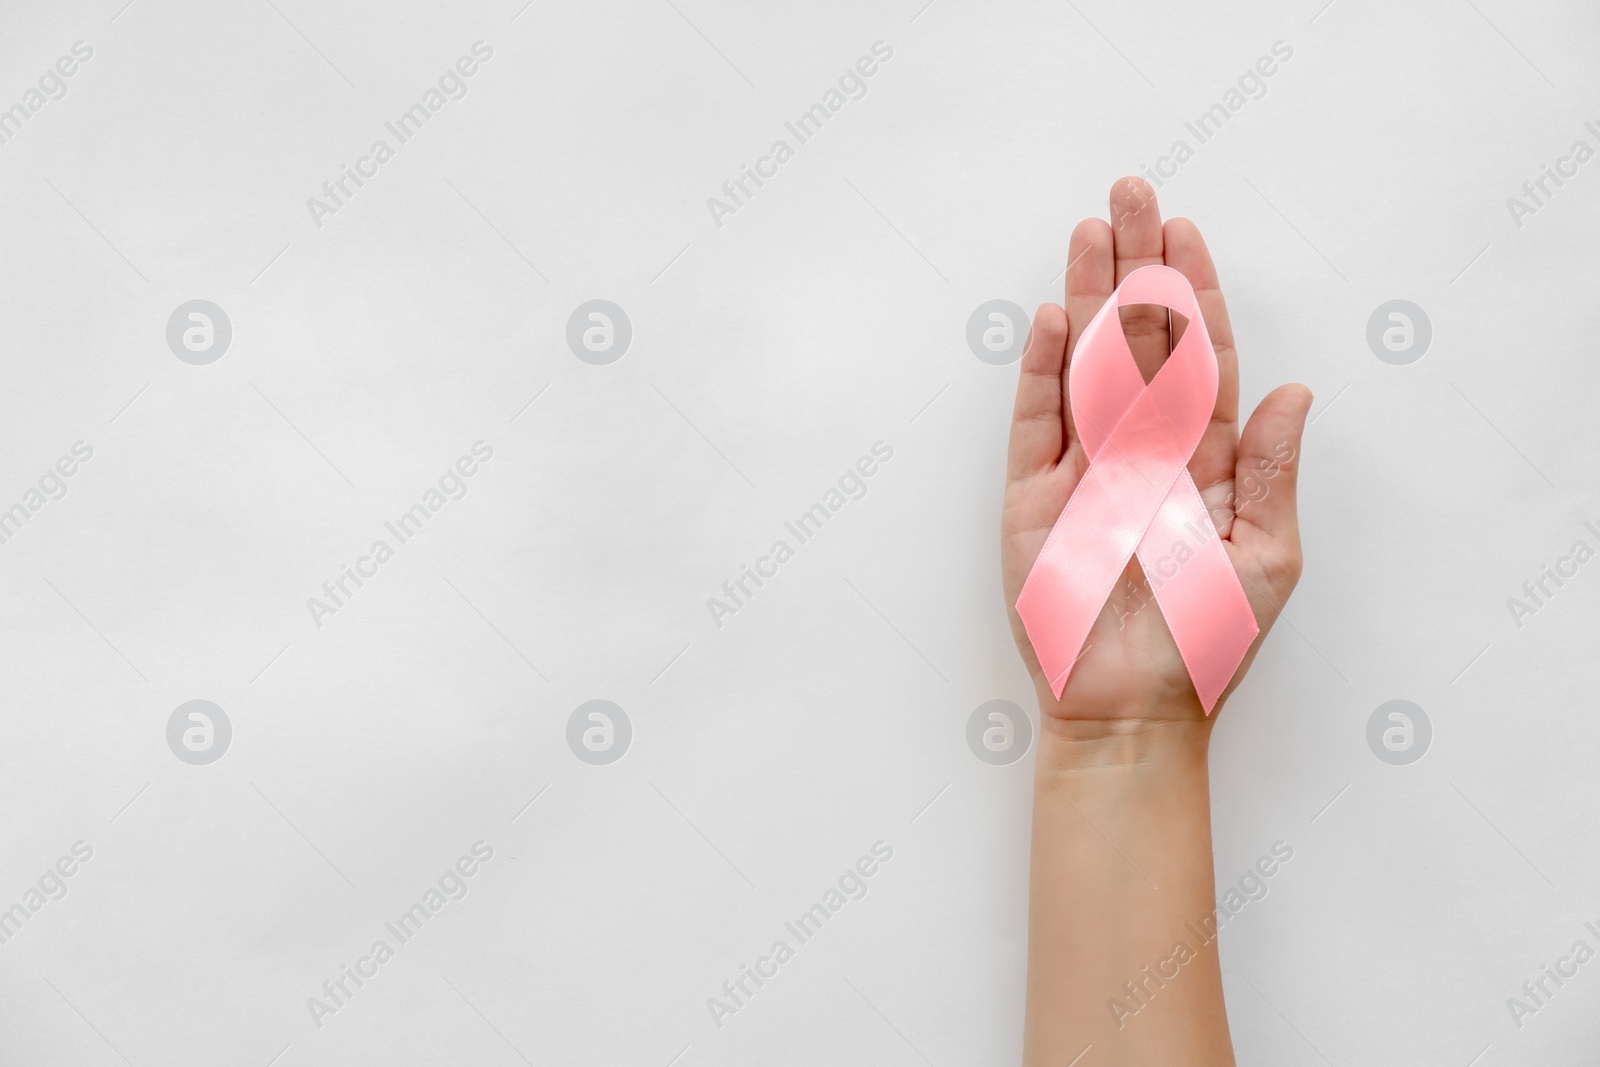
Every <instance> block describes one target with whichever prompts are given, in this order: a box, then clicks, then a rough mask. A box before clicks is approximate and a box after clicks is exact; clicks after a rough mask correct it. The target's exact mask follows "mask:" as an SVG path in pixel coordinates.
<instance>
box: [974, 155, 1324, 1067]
mask: <svg viewBox="0 0 1600 1067" xmlns="http://www.w3.org/2000/svg"><path fill="white" fill-rule="evenodd" d="M1110 201H1111V222H1109V223H1108V222H1106V221H1105V220H1103V219H1086V220H1084V221H1083V222H1082V223H1080V224H1079V225H1078V227H1077V229H1076V230H1074V231H1073V234H1072V241H1071V246H1070V248H1069V250H1068V256H1067V259H1068V268H1067V276H1066V303H1065V306H1064V307H1062V306H1057V305H1055V304H1045V305H1043V306H1042V307H1040V308H1039V310H1038V312H1037V313H1036V314H1035V315H1034V319H1033V330H1032V334H1031V336H1030V338H1029V341H1028V345H1027V349H1026V353H1025V355H1024V356H1023V359H1022V365H1021V374H1020V378H1019V381H1018V385H1017V401H1016V408H1015V412H1014V414H1013V418H1012V428H1011V446H1010V454H1009V459H1008V464H1007V475H1006V492H1005V503H1004V506H1003V511H1002V518H1001V546H1002V547H1001V565H1002V571H1003V574H1004V579H1005V591H1006V602H1007V604H1009V605H1012V608H1011V628H1012V632H1013V634H1014V636H1015V638H1016V641H1017V648H1018V650H1019V651H1020V652H1021V653H1022V658H1023V661H1024V662H1025V663H1026V665H1027V667H1028V669H1029V671H1030V673H1031V674H1032V676H1033V680H1034V689H1035V691H1036V693H1037V695H1038V699H1039V710H1040V716H1039V718H1040V738H1039V749H1038V762H1037V765H1036V772H1035V785H1034V824H1033V846H1032V848H1033V855H1032V875H1031V892H1030V898H1031V902H1030V909H1029V958H1028V1004H1027V1019H1026V1024H1025V1033H1024V1045H1023V1048H1024V1054H1023V1059H1024V1062H1025V1063H1027V1064H1037V1065H1045V1064H1049V1065H1053V1067H1065V1065H1067V1064H1069V1063H1072V1062H1073V1061H1074V1058H1075V1057H1079V1056H1080V1055H1081V1056H1082V1057H1083V1058H1082V1059H1081V1060H1080V1061H1079V1062H1080V1063H1081V1064H1082V1067H1099V1065H1113V1064H1130V1065H1132V1064H1138V1065H1148V1064H1153V1063H1164V1064H1166V1063H1170V1064H1184V1065H1186V1067H1187V1065H1196V1067H1210V1065H1214V1064H1232V1063H1233V1062H1234V1059H1233V1050H1232V1044H1231V1041H1230V1039H1229V1036H1228V1023H1227V1013H1226V1008H1225V1005H1224V1003H1223V996H1222V980H1221V973H1220V970H1219V968H1218V964H1217V953H1216V942H1215V939H1214V937H1212V936H1211V934H1210V929H1211V928H1212V926H1208V924H1213V915H1214V912H1215V908H1216V896H1215V888H1214V885H1215V882H1214V877H1215V876H1214V872H1213V869H1212V860H1211V821H1210V790H1209V780H1208V777H1207V769H1206V757H1207V751H1208V748H1209V744H1210V739H1211V730H1212V727H1213V725H1214V723H1215V721H1216V715H1215V714H1213V715H1212V716H1210V717H1209V718H1208V717H1207V716H1206V715H1205V713H1204V711H1203V710H1202V709H1201V707H1200V701H1199V698H1198V697H1197V696H1196V694H1195V690H1194V686H1193V684H1192V683H1191V682H1190V680H1189V675H1188V671H1187V670H1186V669H1185V667H1184V664H1183V660H1182V658H1181V657H1180V656H1179V654H1178V649H1177V646H1176V645H1175V644H1174V643H1173V640H1172V635H1171V633H1170V632H1169V631H1168V629H1167V625H1166V622H1165V620H1164V619H1163V618H1162V617H1161V611H1160V609H1159V607H1158V606H1157V605H1156V604H1155V601H1154V598H1153V596H1152V594H1151V591H1150V587H1149V584H1148V582H1147V581H1146V579H1145V576H1144V573H1143V571H1142V570H1141V569H1140V567H1139V565H1138V563H1137V562H1136V561H1130V563H1129V565H1128V567H1127V569H1126V570H1125V572H1124V574H1123V581H1122V582H1121V583H1120V584H1119V586H1118V588H1117V589H1116V590H1115V591H1114V592H1113V594H1112V596H1111V597H1110V599H1109V600H1108V601H1107V603H1106V606H1105V608H1104V609H1102V611H1101V613H1100V616H1099V618H1098V619H1097V620H1096V622H1095V625H1094V627H1093V629H1092V630H1091V632H1090V634H1089V638H1088V641H1087V642H1086V645H1085V650H1084V652H1083V653H1082V655H1081V656H1080V658H1079V659H1078V661H1077V664H1076V665H1075V666H1074V667H1073V670H1072V674H1071V676H1070V678H1069V679H1068V681H1067V684H1066V687H1065V689H1063V691H1062V694H1061V697H1060V698H1059V699H1057V698H1056V697H1055V695H1054V694H1053V693H1051V691H1050V687H1049V684H1048V683H1047V681H1046V680H1045V678H1044V675H1043V672H1042V671H1041V670H1040V668H1039V662H1038V659H1037V657H1036V656H1035V655H1034V652H1033V648H1032V646H1031V645H1030V644H1029V642H1028V636H1027V632H1026V630H1025V629H1024V628H1023V625H1022V621H1021V619H1020V618H1018V616H1017V614H1016V610H1015V607H1014V605H1015V604H1016V600H1017V595H1018V593H1020V592H1021V589H1022V584H1023V582H1024V580H1025V579H1026V578H1027V576H1028V572H1029V570H1030V569H1031V568H1032V567H1033V563H1034V560H1035V559H1036V558H1037V557H1038V554H1039V549H1040V548H1041V546H1043V544H1044V541H1045V538H1046V537H1047V536H1048V535H1049V533H1050V530H1051V528H1052V527H1053V526H1054V524H1055V521H1056V519H1057V518H1058V517H1059V516H1060V514H1061V510H1062V508H1063V507H1064V506H1065V505H1066V502H1067V499H1068V497H1070V496H1071V495H1072V491H1073V489H1074V488H1075V487H1076V486H1077V484H1078V480H1079V479H1080V478H1082V477H1083V474H1084V472H1085V471H1086V470H1087V469H1088V466H1089V460H1088V457H1087V456H1086V455H1085V453H1084V450H1083V446H1082V443H1081V441H1080V440H1079V439H1078V435H1077V433H1076V430H1075V428H1074V426H1073V423H1072V413H1071V401H1070V397H1069V396H1068V395H1067V368H1068V366H1070V363H1071V359H1072V353H1073V350H1074V348H1075V347H1076V345H1077V341H1078V338H1079V336H1080V334H1081V333H1082V331H1083V329H1084V327H1086V326H1087V325H1088V324H1089V321H1090V319H1091V318H1093V316H1094V314H1095V312H1096V311H1098V310H1099V308H1100V306H1101V305H1102V304H1104V303H1105V301H1106V299H1107V298H1108V297H1109V296H1110V295H1111V293H1112V291H1113V290H1114V289H1115V288H1116V286H1117V284H1118V283H1119V282H1121V281H1122V279H1123V278H1125V277H1126V276H1127V275H1128V274H1129V273H1130V272H1131V271H1133V270H1135V269H1137V268H1139V267H1142V266H1145V265H1146V264H1150V263H1165V264H1167V265H1168V266H1170V267H1173V268H1175V269H1177V270H1179V271H1181V272H1182V273H1183V275H1184V276H1185V277H1186V278H1187V279H1188V280H1189V283H1190V284H1191V285H1192V286H1193V287H1194V290H1195V294H1196V296H1197V297H1198V299H1199V304H1200V309H1201V314H1202V316H1203V317H1204V319H1205V326H1206V329H1207V331H1208V333H1209V334H1210V338H1211V343H1212V346H1213V347H1214V348H1215V349H1216V353H1217V363H1218V368H1219V372H1220V373H1219V386H1218V390H1217V402H1216V407H1215V409H1214V411H1213V412H1212V418H1211V423H1210V425H1209V426H1208V427H1207V429H1206V431H1205V434H1204V436H1203V438H1202V439H1201V442H1200V444H1199V446H1198V447H1197V448H1196V450H1195V453H1194V456H1193V458H1192V459H1191V460H1190V462H1189V474H1190V476H1191V477H1192V478H1193V479H1194V482H1195V485H1197V486H1198V487H1199V489H1200V494H1201V497H1202V498H1203V499H1204V500H1205V502H1206V505H1207V507H1208V508H1209V509H1210V510H1211V516H1212V522H1213V523H1214V524H1215V526H1216V528H1217V532H1218V534H1219V536H1220V537H1221V538H1222V539H1223V544H1224V545H1225V547H1226V549H1227V553H1228V557H1229V559H1230V560H1231V561H1232V563H1233V567H1234V571H1235V573H1236V574H1237V575H1238V577H1239V582H1240V585H1241V586H1242V587H1243V588H1244V591H1245V593H1246V595H1247V596H1248V598H1249V600H1250V606H1251V608H1252V610H1253V611H1254V613H1255V617H1256V623H1257V625H1258V626H1259V627H1260V630H1261V633H1260V635H1259V636H1258V637H1257V639H1256V641H1255V644H1254V645H1252V646H1251V649H1250V651H1249V654H1248V655H1247V656H1246V657H1245V659H1244V662H1243V663H1242V664H1241V666H1240V668H1239V671H1238V673H1237V674H1236V675H1235V676H1234V680H1233V684H1232V685H1230V686H1229V689H1228V693H1231V692H1232V691H1233V688H1234V687H1235V686H1237V685H1238V683H1239V680H1240V679H1241V678H1242V677H1243V676H1244V673H1245V671H1246V670H1247V669H1248V668H1249V666H1250V663H1251V662H1252V661H1253V660H1254V659H1255V655H1256V652H1257V650H1258V649H1259V648H1260V646H1261V642H1262V641H1263V640H1264V639H1265V638H1266V636H1267V633H1268V632H1269V631H1270V630H1271V628H1272V624H1273V622H1274V621H1276V619H1277V617H1278V614H1279V613H1280V612H1281V611H1282V608H1283V605H1284V603H1285V602H1286V601H1287V600H1288V597H1289V594H1290V593H1291V592H1292V591H1293V590H1294V586H1295V583H1296V582H1297V581H1298V580H1299V577H1300V568H1301V554H1300V534H1299V522H1298V518H1297V514H1296V506H1295V486H1296V482H1297V479H1298V474H1299V463H1300V444H1301V434H1302V432H1303V430H1304V428H1305V419H1306V413H1307V411H1309V409H1310V407H1311V392H1310V390H1308V389H1306V388H1305V386H1302V385H1284V386H1280V387H1278V388H1277V389H1275V390H1273V391H1272V392H1271V393H1269V394H1268V395H1267V396H1266V397H1265V398H1264V399H1263V400H1262V401H1261V403H1260V404H1259V405H1258V406H1257V407H1256V410H1255V412H1254V413H1253V414H1252V415H1251V416H1250V418H1249V420H1248V422H1246V423H1245V425H1244V427H1243V428H1242V429H1241V428H1240V426H1239V365H1238V353H1237V351H1236V350H1235V348H1234V340H1233V330H1232V327H1231V326H1230V325H1229V322H1228V312H1227V308H1226V306H1225V305H1224V303H1223V299H1222V292H1221V289H1220V287H1219V283H1218V280H1217V272H1216V268H1215V266H1214V265H1213V264H1212V262H1211V255H1210V253H1209V252H1208V251H1207V249H1206V245H1205V242H1204V241H1203V240H1202V239H1201V237H1200V232H1199V230H1198V229H1197V228H1196V227H1195V225H1194V224H1193V223H1192V222H1189V221H1188V220H1187V219H1171V220H1168V221H1167V222H1166V223H1165V225H1163V224H1162V221H1161V214H1160V209H1159V207H1158V206H1157V204H1156V198H1155V192H1154V190H1152V189H1151V188H1150V186H1149V184H1148V183H1146V182H1145V181H1144V180H1142V179H1140V178H1124V179H1122V180H1120V181H1118V182H1117V183H1116V184H1115V185H1113V186H1112V189H1111V198H1110ZM1120 314H1121V317H1122V323H1123V331H1124V333H1125V335H1126V336H1127V338H1128V342H1129V347H1130V349H1131V350H1132V352H1133V356H1134V359H1135V361H1136V362H1137V364H1138V365H1139V368H1140V370H1141V371H1142V372H1143V373H1144V375H1145V378H1146V380H1149V379H1150V378H1151V377H1153V376H1154V374H1155V373H1156V372H1157V371H1158V370H1159V369H1160V367H1161V364H1162V363H1163V362H1164V361H1165V359H1166V357H1167V354H1168V353H1169V352H1170V351H1171V345H1172V343H1173V339H1174V338H1173V329H1174V327H1175V328H1176V329H1178V330H1180V331H1181V329H1182V328H1184V326H1185V325H1186V324H1183V323H1182V322H1181V320H1177V319H1176V318H1172V319H1169V316H1168V314H1167V311H1166V309H1164V308H1160V307H1157V306H1154V305H1136V306H1133V307H1128V308H1124V309H1122V310H1121V312H1120ZM1236 490H1237V491H1236ZM1226 699H1227V695H1226V694H1224V696H1223V698H1222V701H1219V703H1218V705H1217V711H1220V710H1221V707H1222V703H1223V702H1225V701H1226ZM1180 942H1182V943H1183V944H1184V945H1185V946H1186V949H1187V952H1186V953H1185V955H1187V956H1188V957H1189V958H1188V959H1186V960H1184V961H1182V962H1181V963H1180V962H1177V960H1176V956H1175V949H1176V947H1177V945H1178V944H1179V943H1180ZM1163 961H1166V962H1163ZM1147 966H1148V967H1150V968H1151V971H1150V972H1146V971H1145V970H1144V968H1145V967H1147ZM1174 972H1176V976H1175V977H1168V978H1162V977H1161V974H1162V973H1164V974H1167V975H1172V974H1173V973H1174ZM1152 974H1154V975H1155V977H1151V975H1152ZM1128 982H1132V983H1133V987H1132V989H1131V990H1130V989H1129V988H1128V987H1127V986H1125V984H1124V983H1128ZM1113 998H1117V999H1119V1000H1120V1001H1121V1003H1122V1004H1123V1006H1124V1009H1125V1010H1124V1011H1123V1012H1122V1013H1120V1017H1119V1013H1117V1012H1115V1011H1113V1009H1112V1001H1113Z"/></svg>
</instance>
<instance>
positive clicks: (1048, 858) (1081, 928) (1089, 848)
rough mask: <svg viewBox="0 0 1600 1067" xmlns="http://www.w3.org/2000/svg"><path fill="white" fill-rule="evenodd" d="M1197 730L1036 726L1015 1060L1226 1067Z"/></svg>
mask: <svg viewBox="0 0 1600 1067" xmlns="http://www.w3.org/2000/svg"><path fill="white" fill-rule="evenodd" d="M1209 736H1210V723H1208V722H1203V721H1202V722H1195V721H1181V722H1169V723H1161V724H1157V723H1152V722H1148V721H1123V722H1110V723H1074V722H1064V721H1062V720H1059V719H1053V718H1046V719H1045V721H1044V722H1043V724H1042V729H1041V735H1040V740H1039V749H1038V764H1037V769H1036V772H1035V784H1034V809H1033V861H1032V881H1031V887H1030V898H1031V900H1030V908H1029V924H1028V930H1029V933H1028V1004H1027V1023H1026V1032H1025V1037H1024V1046H1023V1047H1024V1056H1023V1058H1024V1062H1025V1063H1026V1064H1028V1065H1029V1067H1047V1065H1048V1067H1066V1065H1067V1064H1069V1063H1072V1062H1073V1059H1074V1057H1077V1056H1078V1055H1079V1054H1080V1053H1081V1052H1083V1051H1084V1049H1085V1047H1087V1046H1090V1045H1092V1046H1093V1052H1092V1053H1091V1054H1090V1055H1089V1056H1088V1057H1085V1058H1084V1060H1083V1064H1084V1067H1089V1065H1091V1064H1092V1065H1094V1067H1110V1065H1121V1064H1128V1065H1138V1067H1148V1065H1151V1064H1161V1065H1163V1067H1168V1065H1170V1067H1214V1065H1224V1064H1232V1063H1233V1062H1234V1061H1233V1052H1232V1045H1231V1042H1230V1040H1229V1037H1228V1023H1227V1015H1226V1011H1225V1009H1224V1005H1223V998H1222V977H1221V972H1220V969H1219V967H1218V962H1217V944H1216V934H1215V910H1216V889H1215V880H1214V875H1213V871H1212V860H1211V801H1210V795H1209V781H1208V777H1207V770H1206V753H1207V747H1208V741H1209Z"/></svg>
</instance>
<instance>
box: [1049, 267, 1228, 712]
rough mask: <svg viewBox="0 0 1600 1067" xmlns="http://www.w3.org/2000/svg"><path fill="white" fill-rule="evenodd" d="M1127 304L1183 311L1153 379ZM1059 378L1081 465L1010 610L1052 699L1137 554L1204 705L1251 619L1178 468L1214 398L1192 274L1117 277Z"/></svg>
mask: <svg viewBox="0 0 1600 1067" xmlns="http://www.w3.org/2000/svg"><path fill="white" fill-rule="evenodd" d="M1125 304H1162V305H1165V306H1166V307H1169V308H1171V309H1172V310H1173V311H1176V312H1177V313H1178V314H1180V315H1183V316H1184V317H1185V318H1187V319H1188V320H1189V324H1188V327H1187V328H1186V329H1185V330H1184V332H1183V337H1182V339H1181V340H1179V342H1178V343H1177V345H1176V346H1175V347H1174V348H1173V349H1172V354H1171V355H1170V356H1169V357H1168V358H1167V361H1166V363H1164V364H1163V365H1162V367H1161V370H1160V371H1159V372H1158V373H1157V374H1156V376H1155V378H1154V379H1153V380H1152V381H1151V382H1150V384H1149V385H1146V384H1145V381H1144V377H1143V375H1141V374H1140V373H1139V367H1138V365H1137V364H1136V363H1135V362H1134V360H1133V353H1132V352H1131V351H1129V349H1128V342H1127V339H1126V338H1125V337H1124V336H1123V333H1122V320H1121V318H1120V316H1118V314H1117V309H1118V308H1120V307H1122V306H1123V305H1125ZM1068 383H1069V388H1068V395H1069V396H1070V397H1071V402H1072V418H1073V424H1074V427H1075V428H1076V430H1077V433H1078V437H1079V439H1080V440H1082V442H1083V447H1084V451H1085V452H1086V453H1088V456H1089V460H1090V464H1089V469H1088V470H1087V471H1086V472H1085V473H1084V475H1083V479H1082V480H1081V481H1079V483H1078V487H1077V488H1076V489H1075V490H1073V493H1072V497H1071V499H1069V500H1068V501H1067V506H1066V507H1065V508H1063V509H1062V511H1061V517H1060V518H1059V519H1057V520H1056V524H1055V526H1054V528H1053V529H1051V531H1050V536H1049V537H1048V538H1047V539H1046V540H1045V543H1044V548H1042V549H1041V550H1040V551H1039V558H1038V560H1037V561H1036V562H1035V563H1034V565H1033V569H1032V570H1031V571H1029V572H1028V580H1027V581H1026V582H1024V583H1023V586H1022V593H1021V595H1019V596H1018V597H1017V614H1018V615H1020V616H1022V622H1023V625H1024V626H1026V627H1027V630H1028V637H1029V639H1030V640H1031V641H1032V642H1033V650H1034V652H1035V653H1036V654H1037V655H1038V657H1039V665H1040V666H1041V667H1042V668H1043V669H1044V673H1045V677H1046V678H1048V679H1049V680H1050V689H1051V691H1052V692H1054V693H1055V695H1056V696H1057V697H1058V698H1059V697H1060V696H1061V691H1062V689H1064V688H1066V684H1067V677H1068V676H1069V675H1070V674H1071V673H1072V668H1073V665H1074V664H1075V663H1076V662H1077V660H1078V657H1079V655H1080V654H1081V653H1082V651H1083V646H1084V642H1085V641H1086V640H1087V639H1088V636H1089V630H1090V627H1092V626H1093V625H1094V621H1095V619H1096V618H1097V617H1098V616H1099V614H1100V609H1101V607H1103V606H1104V604H1105V602H1106V598H1107V597H1109V596H1110V595H1111V592H1112V590H1113V589H1115V588H1116V584H1117V581H1118V580H1119V579H1120V577H1121V576H1122V571H1123V568H1124V567H1126V565H1127V562H1128V559H1129V557H1130V556H1135V555H1136V556H1138V558H1139V565H1140V567H1142V568H1143V569H1144V572H1145V575H1146V576H1147V577H1148V578H1149V581H1150V586H1151V590H1152V592H1154V594H1155V598H1156V603H1157V604H1159V605H1160V606H1161V614H1162V616H1163V617H1165V618H1166V620H1167V628H1168V629H1170V630H1171V631H1172V638H1173V640H1174V641H1175V642H1176V643H1177V646H1178V652H1179V654H1180V655H1182V657H1183V663H1184V666H1185V667H1186V668H1188V671H1189V677H1190V678H1191V679H1193V681H1194V687H1195V692H1196V693H1198V694H1199V696H1200V704H1201V706H1202V707H1203V708H1205V712H1206V714H1207V715H1210V714H1211V710H1212V708H1213V707H1215V706H1216V703H1217V699H1218V698H1219V697H1220V696H1221V695H1222V691H1223V690H1224V689H1226V688H1227V687H1228V683H1229V682H1231V681H1232V680H1233V675H1234V672H1235V671H1237V670H1238V669H1239V663H1240V661H1242V660H1243V659H1244V656H1245V653H1247V652H1248V651H1249V650H1250V645H1251V643H1252V642H1253V641H1254V640H1255V638H1256V634H1257V632H1258V629H1257V627H1256V620H1255V614H1254V613H1253V612H1252V611H1251V610H1250V601H1249V600H1248V599H1247V598H1246V597H1245V594H1244V589H1243V587H1241V586H1240V585H1239V579H1238V577H1237V576H1236V575H1235V574H1234V571H1233V564H1232V563H1231V562H1230V561H1229V559H1228V553H1227V550H1226V549H1225V548H1224V547H1223V544H1222V540H1221V538H1219V537H1218V536H1217V530H1216V527H1215V526H1213V525H1212V523H1211V516H1210V514H1209V513H1208V512H1207V510H1206V506H1205V502H1204V501H1202V500H1201V499H1200V491H1199V490H1198V489H1197V488H1196V487H1195V484H1194V479H1192V478H1190V477H1189V471H1188V469H1187V468H1188V464H1189V458H1190V457H1191V456H1192V455H1194V450H1195V448H1196V446H1198V445H1199V443H1200V438H1201V435H1202V434H1204V433H1205V430H1206V426H1207V425H1209V423H1210V421H1211V412H1212V409H1213V408H1214V407H1215V405H1216V401H1217V353H1216V351H1215V350H1214V349H1213V348H1212V347H1211V338H1210V336H1209V335H1208V334H1207V332H1206V324H1205V320H1204V318H1202V317H1201V314H1200V305H1199V303H1198V302H1197V301H1196V300H1195V295H1194V289H1193V288H1192V287H1191V286H1190V285H1189V282H1188V279H1186V278H1184V276H1183V275H1182V274H1180V273H1179V272H1178V271H1176V270H1173V269H1172V268H1171V267H1166V266H1160V265H1152V266H1148V267H1140V268H1139V269H1138V270H1136V271H1134V272H1133V273H1132V274H1130V275H1128V276H1127V277H1126V278H1124V279H1123V281H1122V284H1121V285H1119V286H1117V291H1116V292H1115V293H1113V294H1112V295H1111V299H1109V300H1107V301H1106V303H1105V306H1103V307H1102V308H1101V309H1100V311H1099V313H1097V314H1096V315H1095V317H1094V318H1093V319H1092V320H1091V321H1090V323H1089V325H1088V326H1087V327H1086V328H1085V329H1084V331H1083V335H1082V336H1081V337H1080V338H1079V340H1078V345H1077V348H1076V349H1075V350H1074V351H1073V355H1072V364H1071V368H1070V369H1069V371H1068Z"/></svg>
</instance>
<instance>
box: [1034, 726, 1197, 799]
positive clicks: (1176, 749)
mask: <svg viewBox="0 0 1600 1067" xmlns="http://www.w3.org/2000/svg"><path fill="white" fill-rule="evenodd" d="M1212 724H1213V720H1212V719H1209V718H1201V719H1197V718H1193V717H1176V716H1170V715H1162V714H1159V713H1152V714H1151V715H1150V716H1149V717H1146V718H1123V719H1074V718H1065V717H1062V716H1057V715H1050V714H1044V713H1042V714H1041V715H1040V716H1039V748H1038V756H1037V762H1036V763H1035V770H1036V777H1037V778H1038V779H1039V780H1040V783H1041V784H1044V783H1045V781H1046V780H1047V779H1054V778H1058V777H1061V776H1088V777H1104V778H1114V777H1115V776H1116V775H1119V774H1131V773H1135V772H1139V771H1142V770H1153V771H1157V772H1159V773H1171V772H1183V771H1192V770H1199V771H1200V772H1202V773H1204V771H1205V768H1206V762H1207V757H1208V754H1209V752H1210V748H1211V728H1212Z"/></svg>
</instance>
